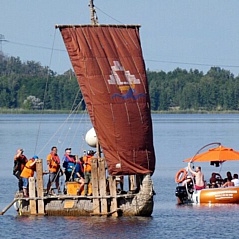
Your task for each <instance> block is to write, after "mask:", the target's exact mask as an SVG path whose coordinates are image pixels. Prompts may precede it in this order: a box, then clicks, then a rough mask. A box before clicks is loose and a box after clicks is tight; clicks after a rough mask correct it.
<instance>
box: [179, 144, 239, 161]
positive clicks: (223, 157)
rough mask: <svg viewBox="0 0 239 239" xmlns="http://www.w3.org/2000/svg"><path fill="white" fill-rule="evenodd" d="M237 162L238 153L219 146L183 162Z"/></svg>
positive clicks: (238, 158)
mask: <svg viewBox="0 0 239 239" xmlns="http://www.w3.org/2000/svg"><path fill="white" fill-rule="evenodd" d="M228 160H239V152H238V151H235V150H233V149H232V148H226V147H224V146H222V145H219V146H218V147H216V148H211V149H209V150H208V151H206V152H204V153H201V154H197V155H195V156H194V157H193V158H187V159H185V160H183V162H190V161H191V162H211V161H220V162H223V161H228Z"/></svg>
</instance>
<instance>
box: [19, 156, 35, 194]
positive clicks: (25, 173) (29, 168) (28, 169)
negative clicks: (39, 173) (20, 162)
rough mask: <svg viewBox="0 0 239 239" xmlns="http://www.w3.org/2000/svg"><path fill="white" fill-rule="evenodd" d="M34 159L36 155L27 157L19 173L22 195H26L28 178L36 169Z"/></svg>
mask: <svg viewBox="0 0 239 239" xmlns="http://www.w3.org/2000/svg"><path fill="white" fill-rule="evenodd" d="M36 159H38V156H36V155H34V156H33V157H32V158H31V159H29V161H28V162H27V163H26V165H25V166H24V169H23V170H22V173H21V177H22V181H23V195H24V197H28V179H29V178H30V177H33V176H34V171H36Z"/></svg>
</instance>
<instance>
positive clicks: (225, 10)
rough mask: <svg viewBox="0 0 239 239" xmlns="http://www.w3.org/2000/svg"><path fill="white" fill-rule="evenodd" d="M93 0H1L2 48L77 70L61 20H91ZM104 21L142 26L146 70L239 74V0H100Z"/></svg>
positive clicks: (98, 9)
mask: <svg viewBox="0 0 239 239" xmlns="http://www.w3.org/2000/svg"><path fill="white" fill-rule="evenodd" d="M88 4H89V0H69V1H66V0H0V34H1V35H0V51H2V52H3V53H4V54H5V55H7V56H14V57H19V58H20V59H21V61H22V62H26V61H35V62H39V63H40V64H41V65H42V66H48V67H49V68H50V69H52V70H53V71H55V72H56V73H58V74H63V73H64V72H65V71H67V70H69V69H70V68H72V66H71V63H70V60H69V57H68V54H67V52H66V50H65V46H64V44H63V41H62V37H61V35H60V32H59V30H58V29H55V24H90V11H89V7H88ZM94 4H95V7H96V13H97V16H98V19H99V23H101V24H140V25H141V28H140V36H141V44H142V49H143V55H144V60H145V63H146V68H147V69H149V70H151V71H164V72H169V71H173V70H174V69H176V68H177V67H179V68H181V69H186V70H190V69H192V70H195V69H198V70H200V71H203V72H204V73H207V71H208V70H209V69H210V68H211V67H213V66H218V67H221V68H223V69H225V70H229V71H230V72H231V73H233V74H234V76H238V75H239V27H238V23H239V14H238V9H239V1H238V0H230V1H226V0H120V1H113V0H111V1H110V0H94Z"/></svg>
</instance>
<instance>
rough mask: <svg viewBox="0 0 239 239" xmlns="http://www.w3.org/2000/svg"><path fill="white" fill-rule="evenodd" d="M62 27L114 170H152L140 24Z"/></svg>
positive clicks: (122, 172) (114, 172) (116, 172)
mask: <svg viewBox="0 0 239 239" xmlns="http://www.w3.org/2000/svg"><path fill="white" fill-rule="evenodd" d="M58 27H59V29H60V31H61V34H62V37H63V40H64V43H65V45H66V48H67V51H68V54H69V57H70V60H71V63H72V66H73V68H74V71H75V74H76V76H77V80H78V83H79V86H80V89H81V91H82V94H83V97H84V100H85V102H86V105H87V109H88V112H89V115H90V118H91V121H92V124H93V127H94V129H95V131H96V134H97V137H98V139H99V142H100V145H101V148H102V149H103V153H104V156H105V158H106V162H107V166H108V171H109V174H110V175H132V174H146V173H151V174H153V172H154V169H155V153H154V146H153V132H152V120H151V113H150V98H149V90H148V84H147V77H146V71H145V64H144V60H143V55H142V49H141V44H140V37H139V26H138V25H135V26H132V25H97V26H92V25H77V26H58Z"/></svg>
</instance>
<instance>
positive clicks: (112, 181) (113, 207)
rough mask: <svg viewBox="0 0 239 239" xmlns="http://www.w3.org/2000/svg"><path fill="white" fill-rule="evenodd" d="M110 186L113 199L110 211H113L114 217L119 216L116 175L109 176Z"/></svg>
mask: <svg viewBox="0 0 239 239" xmlns="http://www.w3.org/2000/svg"><path fill="white" fill-rule="evenodd" d="M109 188H110V196H111V197H112V199H111V205H110V211H111V212H112V216H113V217H117V216H118V212H117V209H118V206H117V199H116V195H117V193H116V180H115V177H114V176H109Z"/></svg>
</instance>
